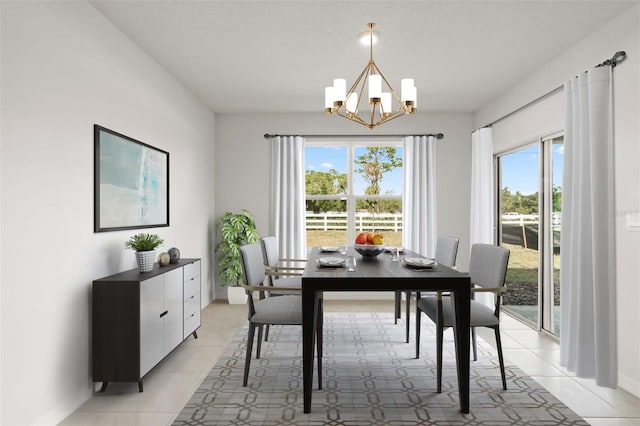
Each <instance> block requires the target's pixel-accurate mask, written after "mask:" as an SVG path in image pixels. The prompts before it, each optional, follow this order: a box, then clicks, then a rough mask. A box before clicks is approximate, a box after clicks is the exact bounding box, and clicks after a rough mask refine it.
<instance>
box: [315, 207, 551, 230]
mask: <svg viewBox="0 0 640 426" xmlns="http://www.w3.org/2000/svg"><path fill="white" fill-rule="evenodd" d="M552 216H553V227H554V230H556V228H557V230H559V229H560V223H561V221H562V216H561V214H560V213H553V215H552ZM538 221H539V217H538V215H537V214H530V215H521V214H504V215H502V224H503V225H506V224H513V225H515V224H517V225H520V226H523V227H524V226H525V225H537V224H538ZM306 223H307V229H316V230H322V231H329V230H345V229H347V214H346V213H338V212H326V213H317V214H316V213H311V212H307V214H306ZM369 230H376V231H383V230H391V231H394V232H398V231H402V214H401V213H380V214H374V213H356V232H358V231H369Z"/></svg>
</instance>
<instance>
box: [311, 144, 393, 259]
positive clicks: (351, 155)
mask: <svg viewBox="0 0 640 426" xmlns="http://www.w3.org/2000/svg"><path fill="white" fill-rule="evenodd" d="M363 146H364V147H369V146H378V147H386V146H392V147H400V148H402V169H403V170H404V167H405V156H404V144H403V142H402V138H398V137H389V138H386V137H383V138H380V137H376V140H375V141H373V140H372V139H371V138H367V137H341V138H335V139H333V138H331V139H325V138H318V139H314V140H306V141H305V143H304V148H305V153H306V148H307V147H327V148H328V147H344V148H346V149H347V172H346V173H347V193H346V194H337V195H309V194H307V192H306V188H305V199H304V202H305V205H306V202H307V201H308V200H346V204H347V205H346V214H347V232H346V238H347V241H345V242H344V244H350V243H351V242H352V241H354V240H355V238H356V230H355V228H356V211H355V210H356V203H357V201H359V200H399V201H400V203H401V204H402V205H403V207H404V184H403V186H402V188H401V192H400V194H398V195H384V194H382V195H366V194H363V195H356V194H354V176H355V168H354V165H355V163H354V161H355V149H356V148H357V147H363ZM306 166H307V164H306V156H305V173H306V171H307V168H306ZM308 249H309V247H307V250H308Z"/></svg>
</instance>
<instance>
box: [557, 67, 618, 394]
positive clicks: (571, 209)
mask: <svg viewBox="0 0 640 426" xmlns="http://www.w3.org/2000/svg"><path fill="white" fill-rule="evenodd" d="M611 81H612V80H611V67H608V66H606V67H601V68H596V69H594V70H591V71H589V72H588V73H586V72H585V73H583V74H581V75H579V76H578V77H577V78H575V79H573V80H571V81H569V82H567V83H566V84H565V86H564V88H565V93H566V98H567V114H566V127H565V137H564V163H563V175H562V179H563V182H562V228H561V252H560V263H561V265H562V266H561V268H560V294H561V295H562V314H561V318H560V364H561V365H562V366H564V367H566V368H567V369H568V370H570V371H573V372H575V373H576V375H578V376H579V377H591V378H595V379H596V383H597V384H598V385H600V386H609V387H615V386H616V383H617V363H616V306H615V298H616V285H615V256H614V241H613V238H614V205H613V126H612V121H613V120H612V113H613V99H612V90H611V89H612V88H611Z"/></svg>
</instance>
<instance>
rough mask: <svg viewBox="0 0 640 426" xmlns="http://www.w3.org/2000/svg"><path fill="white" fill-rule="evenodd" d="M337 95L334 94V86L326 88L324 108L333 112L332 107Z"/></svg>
mask: <svg viewBox="0 0 640 426" xmlns="http://www.w3.org/2000/svg"><path fill="white" fill-rule="evenodd" d="M334 99H335V96H334V94H333V86H329V87H325V88H324V109H325V111H327V110H329V111H327V112H331V108H333V101H334Z"/></svg>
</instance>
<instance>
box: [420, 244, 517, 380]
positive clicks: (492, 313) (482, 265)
mask: <svg viewBox="0 0 640 426" xmlns="http://www.w3.org/2000/svg"><path fill="white" fill-rule="evenodd" d="M509 253H510V252H509V250H508V249H506V248H504V247H498V246H494V245H492V244H474V245H473V246H472V247H471V256H470V258H469V278H470V281H471V292H472V294H473V293H475V292H492V293H494V294H495V297H494V303H495V305H494V306H493V307H489V306H487V305H485V304H483V303H480V302H478V301H475V300H473V299H472V300H471V315H470V326H471V336H472V340H473V359H474V361H475V360H477V359H478V355H477V349H476V336H475V327H489V328H492V329H493V330H494V332H495V336H496V346H497V348H498V360H499V362H500V375H501V376H502V388H503V389H504V390H507V379H506V377H505V372H504V359H503V357H502V343H501V341H500V303H501V296H502V294H503V293H504V292H506V290H507V287H506V285H505V277H506V274H507V265H508V263H509ZM416 305H417V315H418V320H417V321H416V358H418V357H419V356H420V321H419V320H420V312H424V313H425V314H426V315H427V316H428V317H429V318H430V319H431V320H432V321H433V322H434V323H435V324H436V351H437V359H436V363H437V391H438V393H439V392H441V391H442V343H443V334H444V329H445V328H448V327H452V326H453V319H454V312H453V308H452V306H451V298H450V296H443V295H442V292H437V293H436V296H430V297H423V298H420V299H419V300H417V303H416Z"/></svg>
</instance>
